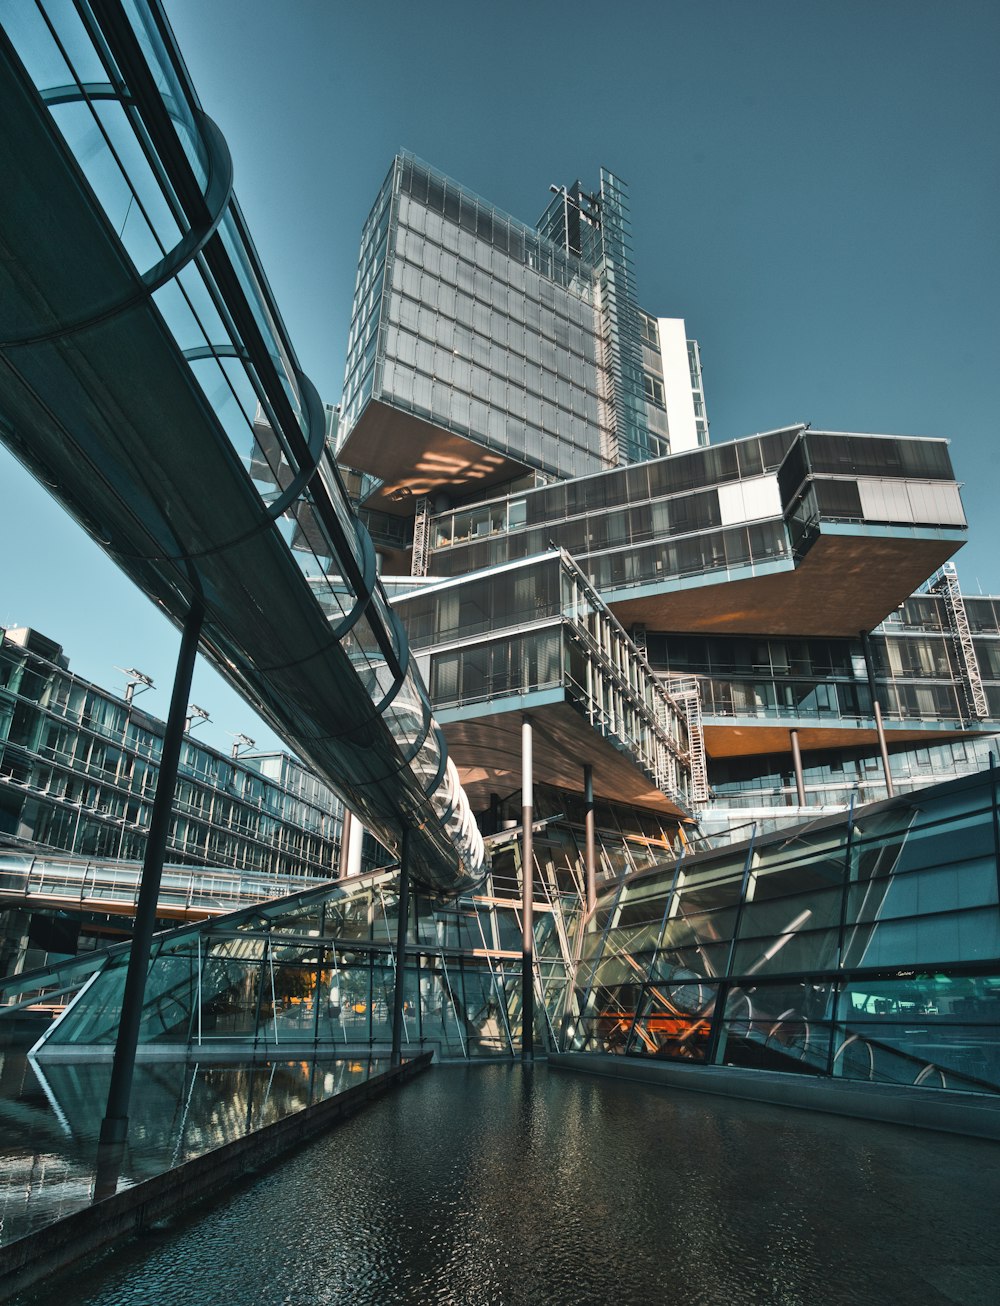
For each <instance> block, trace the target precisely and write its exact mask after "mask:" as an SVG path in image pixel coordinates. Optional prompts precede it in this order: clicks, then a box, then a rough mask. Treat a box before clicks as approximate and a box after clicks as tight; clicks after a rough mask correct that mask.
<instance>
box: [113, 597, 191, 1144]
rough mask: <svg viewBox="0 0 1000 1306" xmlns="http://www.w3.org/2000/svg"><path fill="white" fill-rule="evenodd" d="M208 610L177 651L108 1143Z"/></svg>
mask: <svg viewBox="0 0 1000 1306" xmlns="http://www.w3.org/2000/svg"><path fill="white" fill-rule="evenodd" d="M204 616H205V609H204V606H203V604H202V602H201V599H200V598H197V597H196V598H195V599H194V600H193V602H192V604H191V607H190V609H189V610H188V614H187V619H186V620H185V622H184V631H183V633H182V635H181V648H180V652H179V654H178V655H177V670H176V671H175V673H174V688H173V692H172V694H171V696H170V714H169V715H168V717H167V728H166V733H165V734H164V736H163V754H162V756H161V758H160V772H159V776H158V778H157V781H156V796H155V797H154V799H153V810H152V812H151V814H150V818H149V835H148V837H147V839H146V855H145V857H144V858H143V863H142V880H141V881H140V885H139V897H138V900H137V902H136V908H135V925H134V928H133V932H132V950H131V952H130V953H129V959H128V971H127V973H126V976H125V992H124V995H123V997H122V1014H121V1018H120V1020H119V1022H118V1039H117V1042H116V1043H115V1057H114V1062H113V1063H112V1067H111V1087H110V1088H109V1090H108V1105H107V1109H106V1110H105V1113H104V1119H103V1120H102V1121H101V1142H102V1143H124V1141H125V1139H126V1137H127V1135H128V1106H129V1098H130V1097H131V1095H132V1075H133V1072H134V1070H135V1050H136V1047H137V1046H138V1043H139V1025H140V1023H141V1021H142V1003H143V998H144V996H145V992H146V973H147V971H148V969H149V952H150V947H151V945H152V940H153V929H154V927H155V925H156V904H157V901H158V899H159V896H160V877H161V875H162V874H163V860H164V857H165V855H166V850H167V835H168V833H169V831H170V815H171V812H172V811H173V805H174V789H175V788H176V785H177V767H178V764H179V763H180V757H181V743H182V741H183V738H184V721H185V718H186V716H187V705H188V701H189V699H190V697H191V677H192V674H193V673H194V663H195V658H196V656H197V654H198V636H199V635H200V634H201V625H202V621H203V620H204Z"/></svg>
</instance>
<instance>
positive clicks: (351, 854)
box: [347, 816, 365, 875]
mask: <svg viewBox="0 0 1000 1306" xmlns="http://www.w3.org/2000/svg"><path fill="white" fill-rule="evenodd" d="M364 846H365V827H364V826H363V825H362V824H361V822H360V821H359V820H358V818H357V817H356V816H355V817H353V819H352V820H351V842H350V844H349V845H348V849H347V874H348V875H360V874H361V854H362V852H363V851H364Z"/></svg>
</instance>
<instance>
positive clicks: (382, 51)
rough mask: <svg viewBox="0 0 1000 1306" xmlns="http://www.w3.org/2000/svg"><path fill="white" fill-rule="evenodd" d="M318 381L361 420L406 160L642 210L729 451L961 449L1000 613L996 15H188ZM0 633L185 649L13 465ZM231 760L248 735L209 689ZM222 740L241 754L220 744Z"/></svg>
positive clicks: (802, 5) (308, 1) (235, 8)
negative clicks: (384, 201) (760, 444)
mask: <svg viewBox="0 0 1000 1306" xmlns="http://www.w3.org/2000/svg"><path fill="white" fill-rule="evenodd" d="M166 7H167V12H168V14H169V16H170V18H171V21H172V22H173V23H174V26H175V30H176V33H177V37H178V41H179V43H180V47H181V49H182V51H183V53H184V55H185V57H186V59H187V61H188V64H189V67H190V70H191V73H192V76H193V79H194V82H195V86H196V87H197V89H198V92H199V94H200V96H201V99H202V102H203V104H204V106H205V108H206V110H207V112H208V113H209V114H210V115H211V116H212V117H214V118H215V119H216V121H217V122H218V123H219V125H220V126H221V128H222V130H223V132H224V133H225V135H226V138H227V140H228V142H229V146H230V149H231V152H232V154H233V157H234V162H235V169H236V190H237V194H238V196H239V198H240V202H241V204H242V206H243V209H244V211H245V213H246V216H247V219H248V222H249V225H250V230H251V231H252V233H253V236H254V239H255V241H256V244H257V246H258V249H259V251H260V254H261V257H262V259H263V263H264V266H265V268H266V269H267V272H268V275H269V278H270V280H271V283H272V286H273V289H274V291H275V294H276V296H277V300H278V303H279V305H280V307H281V309H282V312H283V315H284V317H285V320H286V323H287V325H288V328H289V331H290V334H291V338H292V340H293V342H294V344H295V346H296V349H297V351H298V353H299V356H300V359H301V361H302V363H303V365H304V367H305V370H306V372H307V373H308V374H309V375H310V376H311V377H312V379H313V381H314V382H315V383H316V385H317V386H318V388H319V390H320V392H321V393H322V395H323V396H324V398H325V399H327V400H330V401H335V400H336V399H338V398H339V395H340V389H341V384H342V380H343V366H344V343H345V337H346V333H347V325H348V320H349V315H350V301H351V291H352V288H353V278H354V269H355V260H356V253H357V241H358V234H359V230H360V227H361V223H362V222H363V220H364V218H365V215H366V214H367V212H368V209H369V207H370V205H371V203H372V200H373V199H374V196H375V193H376V190H377V188H378V186H379V183H380V182H381V180H382V178H383V176H384V174H385V172H386V170H387V169H388V167H389V163H390V161H391V158H392V155H393V154H394V152H395V151H396V150H397V149H398V148H400V147H406V148H408V149H410V150H413V151H414V152H415V153H416V154H418V155H420V156H421V157H423V158H425V159H426V160H427V161H428V162H430V163H432V164H433V165H434V166H435V167H437V168H439V169H441V170H443V171H444V172H446V173H449V174H451V175H452V176H454V177H455V178H456V179H458V180H459V181H461V182H462V183H463V184H465V185H466V186H469V187H471V188H472V189H473V190H476V191H478V192H479V193H480V194H482V195H484V196H486V197H487V198H488V199H489V200H491V201H492V202H493V203H495V204H497V205H498V206H499V207H501V208H504V209H507V210H508V211H509V212H511V213H513V214H515V215H516V216H518V217H520V218H522V219H524V220H526V221H529V222H533V221H534V220H535V218H537V216H538V215H539V213H540V212H541V210H542V208H543V207H544V205H545V203H546V200H547V199H548V193H549V192H548V187H549V184H550V183H569V182H571V181H572V180H573V179H574V178H576V177H579V178H580V179H581V180H582V181H583V182H584V183H585V184H588V185H593V184H594V183H595V182H596V179H597V171H598V168H599V167H600V165H601V164H604V165H606V166H608V167H610V168H611V169H613V170H614V171H615V172H616V173H618V174H619V175H620V176H622V177H623V178H624V179H625V180H626V181H628V182H629V184H630V187H631V199H632V218H633V236H634V248H635V263H636V269H637V282H638V287H639V295H640V301H641V302H642V304H643V306H644V307H645V308H648V309H649V310H650V311H653V312H655V313H658V314H660V315H664V316H679V317H681V316H682V317H685V318H686V319H687V322H688V330H689V333H690V334H692V335H695V336H696V337H697V338H698V340H699V341H700V343H701V348H702V359H703V363H704V367H705V385H706V396H707V403H708V414H709V418H710V420H711V428H712V439H713V441H716V442H718V441H722V440H727V439H732V438H734V437H737V436H740V435H747V434H750V433H752V432H754V431H764V430H768V429H772V428H774V427H777V426H783V425H788V424H789V423H792V422H795V421H808V422H812V424H813V426H815V427H817V428H823V427H825V428H828V429H834V430H847V431H873V432H892V433H898V434H910V435H935V436H947V437H948V438H950V439H951V441H952V458H953V461H954V464H955V469H956V474H957V476H958V478H959V479H960V480H961V481H963V482H964V483H965V488H964V500H965V505H966V511H967V513H968V516H969V520H970V525H971V541H970V543H969V544H968V545H967V546H966V547H965V548H964V549H963V550H962V551H961V553H960V554H959V555H958V559H957V562H958V566H959V574H960V576H961V578H962V582H963V586H964V587H965V588H966V589H967V590H971V591H975V590H977V589H979V588H981V589H982V590H983V591H984V592H994V593H996V592H1000V557H998V551H997V545H998V541H1000V527H998V522H997V505H998V500H1000V494H998V491H1000V444H998V441H997V426H998V414H1000V365H998V364H1000V265H998V254H997V235H998V232H997V226H998V214H1000V168H998V159H1000V150H998V142H1000V89H998V88H1000V79H998V77H997V71H996V70H997V67H998V63H1000V60H998V56H1000V3H998V2H997V0H952V2H951V3H949V4H947V5H946V4H944V3H942V2H941V0H699V2H698V3H695V2H694V0H659V2H658V3H646V2H644V0H632V2H630V0H622V2H620V3H618V4H616V5H609V4H607V3H604V4H594V3H590V2H589V0H578V2H577V3H574V4H568V3H563V0H534V2H533V3H531V4H528V3H523V2H522V0H514V2H513V3H504V4H493V5H484V4H477V3H471V2H470V0H420V2H419V3H417V2H416V0H384V2H383V3H357V0H282V2H280V3H279V2H277V0H166ZM0 485H2V486H3V489H4V493H3V504H4V510H3V514H2V516H0V541H2V553H0V556H2V557H3V559H4V567H3V572H2V577H0V624H3V625H7V624H11V623H14V622H20V623H22V624H30V625H34V626H36V627H38V628H39V629H40V630H43V631H44V632H45V633H47V634H49V635H51V636H52V637H53V638H55V639H57V640H59V641H60V642H62V643H63V644H64V646H65V648H66V651H67V653H68V654H69V656H70V659H71V664H72V666H73V667H74V669H75V670H77V671H79V672H80V674H82V675H85V676H87V677H89V678H91V679H94V680H96V681H98V682H99V683H102V684H105V685H109V686H115V685H117V687H118V688H119V689H120V688H121V687H122V685H123V680H122V677H121V676H120V674H119V673H118V672H116V671H115V669H114V668H115V666H116V665H117V666H120V667H121V666H137V667H139V668H140V669H142V670H144V671H147V672H148V673H150V674H152V675H153V676H154V678H155V679H156V681H157V684H158V686H159V688H158V689H157V691H156V692H155V693H151V694H149V695H147V696H146V698H145V699H144V703H145V704H147V705H148V706H149V708H150V710H152V711H154V712H157V713H158V714H159V715H166V710H167V705H168V700H169V683H170V678H171V675H172V666H173V659H174V656H175V651H176V647H177V637H176V634H175V632H174V631H173V629H172V628H171V627H170V626H169V625H168V624H167V623H166V622H165V621H164V620H163V619H162V618H160V617H158V616H157V615H156V613H155V612H154V611H153V609H152V606H151V605H150V604H149V603H148V602H147V601H146V600H145V599H144V598H143V597H142V596H141V595H139V594H138V592H137V591H135V590H134V589H133V587H132V586H131V585H130V583H129V582H127V581H126V580H124V578H122V577H121V576H120V574H119V573H118V572H117V570H116V569H115V568H114V567H113V566H112V565H111V564H110V563H108V562H107V561H106V560H105V559H104V557H103V555H102V554H100V553H99V551H98V550H97V549H96V546H94V545H91V544H90V543H89V541H88V540H87V538H86V537H85V536H84V535H83V533H82V532H81V531H80V530H79V528H77V527H76V526H75V525H74V524H73V523H71V522H70V521H68V520H67V519H66V518H65V516H64V514H63V513H62V512H61V510H60V509H59V508H57V507H56V506H55V505H54V504H53V503H52V502H51V501H50V500H49V499H48V498H47V496H46V495H45V493H44V492H43V491H42V490H41V489H39V488H38V487H37V486H36V485H35V484H34V483H33V482H32V481H31V480H30V479H29V478H28V477H27V476H26V475H25V474H24V473H23V472H22V471H21V470H20V468H19V467H18V465H17V464H16V463H14V462H13V460H12V459H11V458H10V456H9V455H7V454H6V453H4V452H3V451H2V450H0ZM194 699H195V701H196V702H199V703H202V704H203V705H204V706H205V707H207V708H209V709H210V710H211V712H212V716H213V718H214V721H215V724H214V725H213V726H210V727H206V728H204V729H203V731H202V733H203V735H204V737H206V738H207V739H209V740H210V741H211V742H213V743H215V744H216V745H217V746H219V747H227V746H228V743H229V742H230V738H231V735H232V734H235V733H237V732H239V731H246V732H247V733H249V734H251V735H254V736H255V737H257V738H258V739H259V740H261V741H263V742H268V741H269V740H271V737H270V736H268V735H267V734H265V733H264V732H263V730H258V729H257V728H256V724H255V722H254V718H253V717H252V715H251V713H250V712H249V709H247V708H245V707H244V706H243V705H242V704H241V703H240V701H239V700H238V699H237V698H236V696H235V695H233V694H232V693H231V692H230V691H228V690H227V689H226V688H225V686H223V684H222V682H221V681H220V680H219V679H218V678H217V677H216V676H215V675H214V673H211V672H209V671H208V670H207V669H204V668H203V669H202V670H201V671H199V673H198V678H197V679H196V683H195V690H194ZM227 732H228V734H227Z"/></svg>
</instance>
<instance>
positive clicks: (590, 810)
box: [583, 763, 597, 916]
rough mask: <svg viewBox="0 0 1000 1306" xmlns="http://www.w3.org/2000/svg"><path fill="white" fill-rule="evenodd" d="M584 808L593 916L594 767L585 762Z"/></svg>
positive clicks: (589, 909)
mask: <svg viewBox="0 0 1000 1306" xmlns="http://www.w3.org/2000/svg"><path fill="white" fill-rule="evenodd" d="M583 809H584V818H583V819H584V830H585V836H586V837H585V841H584V854H583V857H584V868H585V870H586V873H587V915H588V916H593V914H594V910H595V908H596V907H597V856H596V852H595V843H596V841H595V839H594V768H593V767H592V766H591V765H590V764H589V763H587V764H585V765H584V768H583Z"/></svg>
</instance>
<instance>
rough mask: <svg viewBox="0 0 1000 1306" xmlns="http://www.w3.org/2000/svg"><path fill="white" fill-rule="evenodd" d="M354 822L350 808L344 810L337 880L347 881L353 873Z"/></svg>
mask: <svg viewBox="0 0 1000 1306" xmlns="http://www.w3.org/2000/svg"><path fill="white" fill-rule="evenodd" d="M353 820H354V817H353V815H352V814H351V809H350V808H349V807H345V808H344V820H343V822H342V824H341V827H340V859H339V861H338V862H337V879H338V880H346V879H347V877H348V876H349V875H350V873H351V824H352V822H353Z"/></svg>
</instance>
